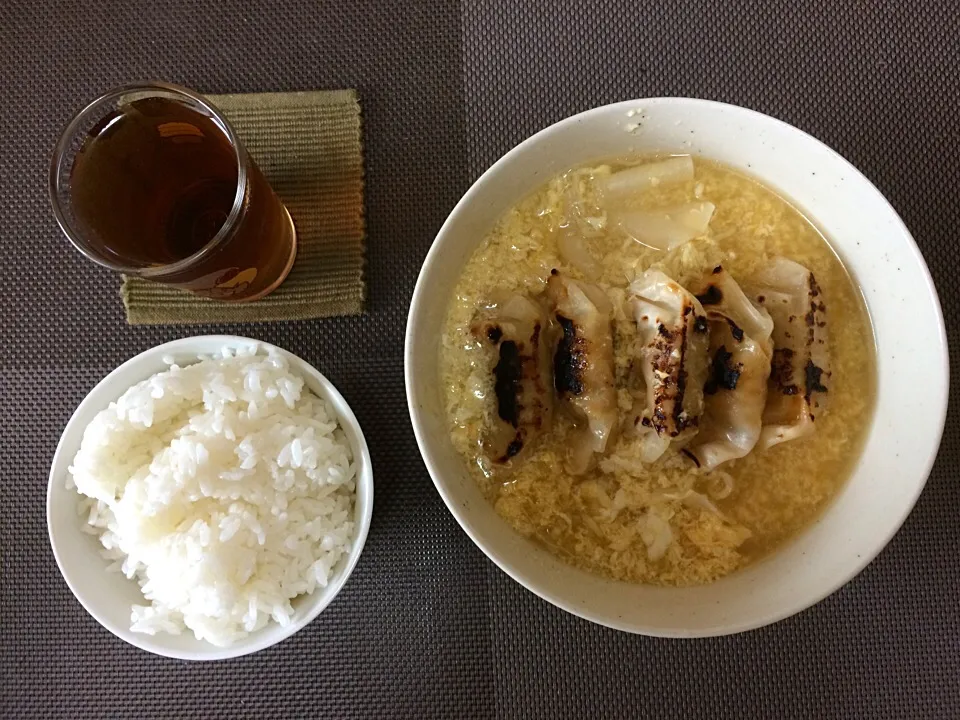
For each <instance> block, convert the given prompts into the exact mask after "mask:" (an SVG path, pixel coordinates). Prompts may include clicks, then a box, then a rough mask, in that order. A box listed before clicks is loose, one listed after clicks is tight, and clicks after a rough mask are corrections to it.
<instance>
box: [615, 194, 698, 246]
mask: <svg viewBox="0 0 960 720" xmlns="http://www.w3.org/2000/svg"><path fill="white" fill-rule="evenodd" d="M714 210H716V206H715V205H714V204H713V203H711V202H706V201H699V202H691V203H684V204H683V205H675V206H673V207H668V208H661V209H658V210H631V211H628V212H624V213H622V214H621V215H620V217H619V218H618V221H619V222H618V224H619V225H620V229H621V230H623V231H624V232H625V233H626V234H627V235H629V236H630V237H632V238H633V239H634V240H636V241H637V242H639V243H641V244H642V245H646V246H647V247H650V248H653V249H654V250H664V251H667V250H673V249H674V248H676V247H679V246H680V245H683V244H684V243H686V242H689V241H690V240H693V238H695V237H699V236H700V235H703V234H704V233H706V232H707V228H708V227H709V225H710V219H711V218H712V217H713V212H714Z"/></svg>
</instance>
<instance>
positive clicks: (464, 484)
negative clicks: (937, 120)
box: [405, 98, 949, 637]
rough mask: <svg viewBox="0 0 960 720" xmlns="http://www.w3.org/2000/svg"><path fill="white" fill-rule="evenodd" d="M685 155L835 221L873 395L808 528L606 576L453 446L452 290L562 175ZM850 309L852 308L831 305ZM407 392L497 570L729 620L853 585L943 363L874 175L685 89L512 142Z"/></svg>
mask: <svg viewBox="0 0 960 720" xmlns="http://www.w3.org/2000/svg"><path fill="white" fill-rule="evenodd" d="M651 152H677V153H691V154H694V155H697V156H703V157H705V158H711V159H714V160H719V161H721V162H723V163H726V164H728V165H730V166H733V167H734V168H737V169H739V170H741V171H743V172H745V173H748V174H750V175H752V176H754V177H756V178H758V179H759V180H761V181H762V182H764V183H765V184H766V185H768V186H769V187H771V188H773V189H775V190H777V191H778V192H780V193H781V194H782V195H784V196H785V197H786V198H788V199H789V200H790V201H792V202H793V203H794V204H795V205H796V206H797V207H799V208H800V209H801V210H802V211H803V212H804V213H806V214H807V216H808V217H810V218H811V219H812V220H813V221H814V222H815V223H816V224H817V225H818V226H819V227H820V229H821V230H822V231H823V232H824V234H825V235H826V237H827V238H828V239H829V241H830V243H831V244H832V246H833V248H834V249H835V251H836V252H837V253H838V254H839V256H840V258H841V259H842V260H843V262H844V264H845V265H846V267H847V268H848V269H849V270H850V272H851V273H852V275H853V277H854V280H855V281H856V282H857V284H858V285H859V287H860V288H861V291H862V293H863V296H864V298H865V300H866V305H867V308H868V310H869V313H870V318H871V322H872V324H873V329H874V333H875V337H876V346H877V353H878V357H877V372H878V384H877V387H878V394H877V404H876V411H875V414H874V415H873V417H872V419H871V418H864V422H866V423H870V428H869V431H868V436H867V439H866V443H865V446H864V449H863V451H862V454H861V456H860V458H859V461H858V462H857V464H856V468H855V470H854V472H853V475H852V477H851V478H850V480H849V481H848V482H847V483H846V484H845V485H844V486H843V487H842V488H841V490H840V492H839V493H838V495H837V497H836V498H835V499H834V500H833V501H832V502H831V504H830V505H829V506H828V507H827V508H826V510H825V511H824V512H823V513H822V514H821V515H820V516H819V518H818V519H817V520H816V522H814V523H813V524H812V525H811V526H809V527H808V528H806V529H805V530H804V531H803V532H801V533H800V534H799V535H797V536H796V537H795V538H793V539H792V540H791V541H790V542H789V543H787V544H786V545H785V546H783V547H782V548H780V549H779V550H778V551H777V552H775V553H773V554H772V555H770V556H769V557H767V558H766V559H763V560H761V561H759V562H757V563H754V564H752V565H750V566H748V567H747V568H745V569H743V570H740V571H738V572H735V573H732V574H731V575H728V576H727V577H724V578H722V579H720V580H718V581H716V582H713V583H710V584H707V585H701V586H695V587H686V588H667V587H655V586H650V585H639V584H631V583H625V582H615V581H612V580H607V579H604V578H602V577H599V576H597V575H593V574H589V573H587V572H584V571H582V570H578V569H576V568H574V567H571V566H570V565H568V564H566V563H564V562H562V561H561V560H559V559H557V558H556V557H554V556H553V555H551V554H550V553H549V552H547V551H546V550H544V549H542V548H541V547H539V546H537V545H536V544H534V543H532V542H531V541H529V540H527V539H525V538H523V537H522V536H521V535H519V534H518V533H516V532H515V531H514V530H512V529H511V528H510V526H509V525H508V524H507V523H506V522H505V521H503V520H502V519H501V518H500V517H499V516H498V515H497V514H496V512H494V510H493V508H492V507H491V505H490V504H489V503H488V502H487V501H486V500H485V499H484V498H483V496H482V495H481V493H480V490H479V489H478V487H477V485H476V484H475V482H474V480H473V479H472V478H471V477H470V475H469V474H468V472H467V468H466V466H465V463H464V460H463V459H462V458H461V457H460V456H458V455H457V453H456V452H455V450H454V448H453V446H452V444H451V441H450V437H449V428H448V423H447V419H446V417H445V414H444V408H443V403H442V399H441V396H440V390H439V387H440V385H439V382H438V344H439V338H440V336H441V329H442V325H443V321H444V315H445V313H446V310H447V307H448V304H449V300H450V297H451V293H452V291H453V288H454V285H455V283H456V282H457V279H458V277H459V275H460V273H461V270H462V269H463V266H464V263H465V262H466V260H467V259H468V258H469V257H470V254H471V253H472V252H473V251H474V249H475V248H476V247H477V245H478V244H479V243H480V241H481V240H482V239H483V237H484V235H485V234H486V233H487V232H488V231H489V230H490V229H491V228H492V227H493V226H494V224H495V223H496V222H497V220H498V218H499V217H500V216H501V215H502V214H503V213H504V212H505V211H506V210H507V209H508V208H510V207H511V206H512V205H514V204H515V203H516V202H517V201H518V200H520V199H521V198H523V197H524V196H526V195H527V194H528V193H530V192H531V191H532V190H534V189H535V188H537V187H538V186H539V185H541V184H542V183H544V182H545V181H546V180H547V179H549V178H550V177H551V176H553V175H555V174H556V173H559V172H562V171H563V170H565V169H567V168H570V167H571V166H575V165H578V164H581V163H585V162H588V161H596V160H600V159H604V158H608V157H612V156H619V155H624V154H626V153H651ZM836 312H842V310H839V309H838V310H836ZM405 366H406V367H405V370H406V384H407V400H408V403H409V409H410V416H411V419H412V422H413V428H414V431H415V433H416V437H417V442H418V443H419V445H420V451H421V453H422V455H423V459H424V462H425V463H426V466H427V469H428V470H429V472H430V475H431V477H432V478H433V481H434V483H435V485H436V487H437V490H438V491H439V493H440V495H441V497H442V498H443V500H444V502H445V503H446V504H447V507H448V508H449V509H450V512H451V513H453V515H454V517H455V518H456V519H457V521H458V522H459V523H460V525H461V526H462V527H463V529H464V530H465V531H466V533H467V534H468V535H469V536H470V538H471V539H472V540H473V541H474V542H475V543H476V544H477V545H478V546H479V547H480V549H481V550H483V552H484V553H486V554H487V556H488V557H489V558H490V559H491V560H492V561H493V562H494V563H496V564H497V565H498V566H499V567H500V568H501V569H502V570H503V571H504V572H506V573H507V574H508V575H510V577H512V578H513V579H514V580H516V581H517V582H519V583H521V584H522V585H523V586H524V587H526V588H528V589H529V590H531V591H533V592H534V593H536V594H537V595H539V596H540V597H542V598H543V599H545V600H547V601H549V602H551V603H553V604H554V605H556V606H558V607H560V608H563V609H564V610H567V611H569V612H571V613H574V614H575V615H579V616H580V617H583V618H586V619H587V620H591V621H593V622H597V623H600V624H602V625H606V626H609V627H612V628H617V629H619V630H625V631H629V632H635V633H643V634H646V635H657V636H668V637H694V636H707V635H721V634H726V633H735V632H740V631H744V630H749V629H752V628H756V627H760V626H762V625H766V624H769V623H772V622H776V621H777V620H780V619H782V618H785V617H788V616H789V615H792V614H794V613H797V612H799V611H801V610H803V609H805V608H807V607H809V606H810V605H813V604H814V603H816V602H818V601H819V600H821V599H822V598H824V597H825V596H827V595H828V594H830V593H832V592H833V591H835V590H837V589H838V588H839V587H841V586H842V585H843V584H844V583H846V582H848V581H849V580H851V579H852V578H853V577H854V576H856V575H857V573H859V572H860V571H861V570H863V568H864V567H865V566H866V565H867V564H868V563H869V562H870V561H871V560H872V559H873V558H874V557H875V556H876V555H877V554H878V553H879V552H880V551H881V550H882V549H883V547H884V546H885V545H886V544H887V543H888V542H889V541H890V539H891V538H892V537H893V536H894V534H895V533H896V532H897V530H898V529H899V527H900V526H901V524H902V523H903V522H904V520H905V519H906V517H907V515H908V514H909V513H910V510H911V509H912V508H913V506H914V503H915V502H916V500H917V497H918V496H919V494H920V491H921V490H922V489H923V486H924V483H925V482H926V479H927V475H928V474H929V472H930V468H931V466H932V464H933V461H934V458H935V457H936V454H937V448H938V446H939V443H940V436H941V434H942V431H943V424H944V418H945V414H946V397H947V385H948V377H949V376H948V363H947V352H946V336H945V332H944V325H943V317H942V314H941V310H940V303H939V301H938V298H937V293H936V289H935V288H934V285H933V282H932V280H931V278H930V274H929V271H928V270H927V267H926V265H925V264H924V261H923V258H922V256H921V255H920V252H919V250H918V249H917V246H916V244H915V243H914V241H913V238H912V237H911V236H910V233H909V231H908V230H907V228H906V227H905V226H904V224H903V222H902V221H901V219H900V218H899V217H898V216H897V213H896V212H895V211H894V210H893V208H892V207H891V206H890V204H889V203H888V202H887V201H886V200H885V199H884V197H883V196H882V195H881V194H880V192H879V191H878V190H877V188H876V187H874V186H873V185H872V184H871V183H870V181H869V180H867V179H866V178H865V177H864V176H863V175H862V174H861V173H860V172H859V171H857V169H856V168H854V167H853V166H852V165H851V164H850V163H848V162H847V161H846V160H844V159H843V158H842V157H841V156H840V155H838V154H837V153H836V152H834V151H833V150H831V149H830V148H828V147H827V146H825V145H824V144H823V143H821V142H819V141H818V140H816V139H814V138H813V137H811V136H809V135H807V134H806V133H804V132H802V131H800V130H798V129H796V128H794V127H792V126H790V125H787V124H785V123H783V122H780V121H779V120H775V119H773V118H771V117H768V116H766V115H761V114H759V113H756V112H753V111H751V110H746V109H744V108H739V107H734V106H731V105H723V104H720V103H715V102H707V101H703V100H693V99H687V98H654V99H646V100H635V101H629V102H623V103H618V104H615V105H608V106H605V107H601V108H597V109H594V110H590V111H588V112H585V113H582V114H580V115H576V116H574V117H571V118H567V119H566V120H563V121H561V122H559V123H557V124H555V125H553V126H551V127H549V128H547V129H545V130H543V131H541V132H539V133H537V134H536V135H534V136H533V137H531V138H530V139H528V140H526V141H525V142H523V143H521V144H520V145H518V146H517V147H516V148H514V149H513V150H511V151H510V152H508V153H507V154H506V155H505V156H504V157H503V158H501V159H500V160H499V161H498V162H497V163H496V164H495V165H493V167H491V168H490V169H489V170H487V172H485V173H484V174H483V176H481V177H480V179H479V180H477V182H476V183H475V184H474V185H473V187H471V188H470V190H469V191H468V192H467V194H466V195H464V197H463V199H462V200H461V201H460V202H459V203H458V204H457V206H456V208H454V210H453V212H452V213H451V214H450V217H449V218H447V221H446V222H445V223H444V225H443V227H442V228H441V230H440V232H439V234H438V235H437V238H436V240H435V241H434V243H433V246H432V247H431V249H430V252H429V254H428V255H427V258H426V261H425V262H424V264H423V268H422V270H421V272H420V278H419V280H418V282H417V286H416V290H415V292H414V295H413V301H412V303H411V306H410V315H409V319H408V323H407V335H406V356H405Z"/></svg>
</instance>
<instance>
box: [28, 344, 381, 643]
mask: <svg viewBox="0 0 960 720" xmlns="http://www.w3.org/2000/svg"><path fill="white" fill-rule="evenodd" d="M201 340H202V341H206V342H220V343H222V345H223V346H224V347H231V348H236V347H238V346H241V345H251V344H252V345H256V346H257V347H258V348H266V349H276V350H278V351H279V352H280V353H281V354H282V355H284V356H285V357H286V358H287V359H288V360H292V361H293V362H292V364H293V365H294V369H295V370H296V371H297V372H298V373H300V374H303V375H309V376H311V377H312V379H314V380H316V381H317V383H318V384H319V385H320V386H321V387H322V388H323V390H324V392H325V393H326V397H325V398H324V399H325V400H329V401H332V402H333V403H335V404H338V405H340V408H338V413H337V417H338V421H339V423H340V425H341V426H344V425H346V426H349V427H350V428H351V429H352V430H353V432H354V433H355V437H356V440H357V446H358V448H359V451H360V453H359V454H360V458H359V463H358V470H357V477H356V488H357V489H356V499H355V501H354V502H355V509H354V512H356V503H358V502H359V495H360V487H361V485H363V487H364V492H365V495H366V498H367V502H366V505H365V508H364V512H363V515H362V517H361V518H360V522H359V523H357V527H356V528H355V530H354V537H353V544H352V546H351V549H350V552H349V554H348V555H347V558H346V564H345V566H344V568H343V570H342V571H341V573H340V575H339V576H338V577H337V578H335V579H334V581H333V583H331V584H339V587H336V589H335V590H334V592H333V593H332V594H330V596H329V597H327V598H326V599H325V600H324V601H322V602H319V601H314V600H312V599H311V598H312V597H313V596H312V595H308V596H307V602H308V603H310V609H309V611H308V612H306V613H305V614H304V616H303V617H302V618H300V619H299V620H297V621H296V622H293V623H291V624H290V625H288V626H287V627H286V628H280V629H279V630H280V631H279V632H276V633H275V635H266V636H265V637H259V638H258V637H257V636H258V635H261V634H262V633H263V630H264V629H266V628H261V630H258V631H256V632H255V633H253V634H252V635H248V636H247V638H244V639H243V640H240V641H239V642H238V643H235V644H234V645H229V646H226V647H218V646H216V645H213V644H212V643H209V642H205V641H198V642H203V643H204V645H205V646H206V648H205V649H204V650H200V651H188V650H185V651H180V650H176V649H173V650H171V649H169V648H165V647H161V646H157V645H156V644H155V643H154V642H153V637H154V636H153V635H149V634H147V633H136V632H133V631H132V630H130V628H129V627H118V626H115V625H114V624H113V623H111V622H110V621H109V620H107V619H106V618H105V617H104V616H103V615H102V614H101V613H100V612H99V611H98V609H97V607H96V606H95V605H93V604H91V603H90V602H88V599H87V598H85V597H82V595H81V593H79V592H78V591H77V588H76V587H75V586H74V584H73V583H72V582H71V581H70V579H69V574H68V573H67V572H66V571H65V569H64V568H65V564H64V561H63V559H62V558H61V554H60V551H59V549H58V545H57V542H56V541H55V539H54V531H53V523H52V522H51V518H52V508H53V503H54V502H55V500H54V494H55V493H59V492H61V491H62V490H65V489H66V488H59V487H56V488H55V485H59V484H62V482H63V472H65V471H66V466H67V463H69V462H70V460H71V459H72V458H65V457H64V454H65V453H66V452H67V451H66V449H65V447H64V446H65V439H66V437H67V435H68V433H72V432H77V430H76V429H75V427H74V426H75V425H76V424H78V423H79V422H80V421H79V419H78V418H79V417H80V415H81V414H82V413H83V411H85V410H87V409H89V407H90V406H98V407H99V406H102V407H100V409H104V408H106V407H107V405H108V404H109V403H110V402H113V401H114V400H116V399H117V397H119V394H115V393H113V392H112V391H110V385H111V383H112V381H113V380H114V378H115V377H116V376H117V375H119V374H120V373H121V372H123V371H124V370H126V369H129V368H131V367H135V366H137V365H139V364H140V363H143V362H145V361H146V360H147V359H150V358H155V357H157V356H162V355H163V354H165V353H170V352H188V353H192V352H195V350H194V349H193V347H194V346H195V345H196V343H197V341H201ZM197 352H199V351H197ZM146 377H148V376H146V375H145V376H144V378H142V379H146ZM122 392H123V391H121V392H120V394H122ZM357 460H358V459H357V458H354V462H355V463H356V462H357ZM73 492H76V491H75V490H74V491H73ZM76 494H77V497H78V498H79V497H80V496H79V493H76ZM373 502H374V483H373V464H372V461H371V458H370V449H369V447H368V445H367V441H366V438H365V437H364V435H363V430H362V429H361V427H360V423H359V421H358V420H357V418H356V415H355V414H354V412H353V410H352V408H350V406H349V404H348V403H347V401H346V399H345V398H344V397H343V395H341V394H340V391H339V390H337V388H336V387H335V386H334V384H333V383H332V382H330V380H328V379H327V377H326V376H325V375H323V373H321V372H320V371H319V370H317V369H316V368H315V367H314V366H313V365H312V364H311V363H309V362H307V361H306V360H304V359H303V358H301V357H299V356H298V355H295V354H294V353H292V352H290V351H289V350H285V349H284V348H282V347H279V346H278V345H274V344H272V343H269V342H266V341H263V340H256V339H254V338H248V337H243V336H240V335H219V334H217V335H192V336H188V337H184V338H179V339H177V340H171V341H169V342H165V343H162V344H160V345H155V346H153V347H151V348H148V349H146V350H144V351H143V352H140V353H138V354H137V355H134V356H133V357H131V358H130V359H128V360H126V361H124V362H123V363H121V364H120V365H118V366H117V367H116V368H114V369H113V370H111V371H110V372H109V373H108V374H107V375H106V376H104V377H103V378H102V379H101V380H100V381H99V382H97V384H96V385H94V387H93V388H92V389H91V390H90V391H89V392H88V393H87V394H86V396H85V397H84V398H83V400H81V401H80V403H79V404H78V405H77V407H76V409H75V410H74V411H73V413H72V414H71V416H70V419H69V420H68V421H67V423H66V425H64V428H63V431H62V432H61V434H60V439H59V440H58V441H57V449H56V451H55V452H54V455H53V460H52V462H51V464H50V472H49V476H48V481H47V496H46V504H45V508H46V515H47V517H46V520H47V538H48V540H49V542H50V548H51V550H52V551H53V556H54V559H55V560H56V562H57V569H58V570H59V571H60V576H61V577H62V578H63V580H64V582H65V583H66V584H67V587H69V588H70V592H71V593H72V594H73V596H74V597H75V598H76V599H77V602H79V603H80V605H81V606H82V607H83V608H84V610H86V611H87V613H89V614H90V615H91V616H92V617H93V618H94V620H96V621H97V622H98V623H99V624H100V625H101V626H102V627H103V628H105V629H106V630H108V631H109V632H110V633H111V634H113V635H114V636H116V637H118V638H119V639H121V640H123V641H124V642H126V643H129V644H130V645H133V646H134V647H137V648H139V649H141V650H145V651H147V652H149V653H153V654H154V655H160V656H162V657H169V658H174V659H177V660H193V661H201V662H203V661H215V660H227V659H230V658H236V657H242V656H244V655H250V654H252V653H255V652H258V651H260V650H264V649H266V648H268V647H271V646H273V645H276V644H278V643H280V642H283V641H284V640H286V639H288V638H289V637H291V636H292V635H294V634H295V633H297V632H299V631H300V630H301V629H303V628H304V627H306V626H307V625H309V624H310V623H311V622H312V621H313V620H314V619H315V618H316V617H317V616H318V615H319V614H320V613H321V612H323V610H325V609H326V608H327V607H328V606H329V605H330V604H331V603H332V602H333V600H334V599H335V598H336V597H337V595H339V594H340V592H341V591H342V590H343V587H344V586H345V585H346V583H347V581H348V580H349V579H350V576H351V575H352V574H353V570H354V569H355V568H356V566H357V563H358V562H359V560H360V555H361V554H362V552H363V548H364V546H365V545H366V540H367V535H368V534H369V530H370V524H371V521H372V517H373ZM130 582H133V581H130ZM270 627H272V625H268V626H267V628H270ZM186 632H187V633H190V631H189V630H188V631H186Z"/></svg>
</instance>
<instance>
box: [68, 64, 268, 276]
mask: <svg viewBox="0 0 960 720" xmlns="http://www.w3.org/2000/svg"><path fill="white" fill-rule="evenodd" d="M132 93H146V94H151V93H153V94H161V93H162V94H166V95H173V96H174V97H176V96H179V97H180V98H183V99H186V100H189V101H190V102H192V103H196V104H197V105H200V106H201V107H202V108H203V109H204V110H206V111H207V112H208V113H209V114H210V119H211V120H212V121H213V122H214V124H215V125H217V127H219V128H220V130H221V131H222V132H223V134H224V135H225V136H226V138H227V140H228V141H229V143H230V146H231V147H232V148H233V154H234V160H235V161H236V164H237V189H236V193H235V194H234V198H233V206H232V207H231V208H230V214H229V215H227V218H226V220H224V221H223V225H221V227H220V230H218V231H217V234H216V235H214V236H213V237H212V238H211V239H210V240H209V241H208V242H207V243H206V245H204V246H203V247H202V248H200V249H199V250H197V251H196V252H194V253H193V254H192V255H188V256H187V257H185V258H181V259H180V260H177V261H175V262H172V263H165V264H163V265H148V266H144V267H135V266H125V265H118V264H117V263H113V262H110V261H109V260H107V259H106V258H105V257H103V256H102V255H100V254H99V253H98V252H96V251H95V250H94V249H93V248H92V247H91V246H90V244H89V243H88V242H87V241H86V240H85V239H84V237H83V233H81V232H80V231H79V230H77V229H76V228H75V227H74V226H73V224H72V223H71V222H70V220H69V219H68V217H67V215H66V213H65V212H64V208H63V207H62V206H61V202H60V197H59V193H60V190H61V189H62V183H61V182H60V178H61V177H62V176H63V174H62V171H63V170H64V167H63V166H64V162H65V161H66V156H67V151H68V148H69V146H70V143H71V141H72V139H73V137H74V136H75V135H76V134H77V131H78V128H79V127H80V124H81V122H82V121H83V120H84V119H85V118H87V117H88V116H89V114H90V113H91V112H92V110H93V109H94V108H95V107H97V106H99V105H101V104H103V103H104V102H107V101H111V100H115V99H118V98H120V97H122V96H124V95H130V94H132ZM246 160H247V155H246V150H245V149H244V147H243V145H242V144H241V143H240V140H239V138H238V137H237V134H236V132H234V130H233V127H232V126H231V125H230V123H229V122H228V121H227V119H226V118H225V117H224V116H223V113H222V112H221V111H220V110H219V108H217V107H216V106H215V105H213V103H211V102H210V101H209V100H208V99H207V98H205V97H203V96H202V95H200V94H199V93H196V92H194V91H192V90H189V89H188V88H185V87H181V86H180V85H175V84H173V83H168V82H163V81H159V80H155V81H154V80H151V81H146V82H135V83H130V84H127V85H121V86H119V87H115V88H113V89H111V90H108V91H106V92H105V93H103V94H101V95H100V96H98V97H97V98H95V99H94V100H91V101H90V102H89V103H87V104H86V105H85V106H84V107H83V108H82V109H81V110H80V111H78V112H77V113H76V114H75V115H74V116H73V118H71V120H70V122H68V123H67V125H66V127H65V128H64V129H63V132H62V133H61V134H60V138H59V139H58V140H57V144H56V146H55V148H54V151H53V157H52V159H51V162H50V178H49V192H50V201H51V203H52V205H53V214H54V216H55V217H56V219H57V224H58V225H59V226H60V229H61V231H63V234H64V235H66V236H67V239H68V240H69V241H70V243H71V244H72V245H73V246H74V247H75V248H76V249H77V250H78V251H79V252H80V253H81V254H82V255H83V256H84V257H86V258H87V259H88V260H92V261H93V262H95V263H97V264H98V265H101V266H103V267H106V268H109V269H110V270H115V271H117V272H123V273H128V274H131V275H140V276H143V277H162V276H165V275H173V274H176V273H178V272H182V271H183V270H186V269H188V268H189V267H191V266H193V265H195V264H196V263H197V262H198V261H200V260H202V259H203V258H205V257H207V256H208V255H210V254H211V253H212V252H213V251H214V250H215V249H216V248H217V247H219V246H220V245H222V244H223V242H224V241H225V240H226V239H227V237H228V236H229V235H230V234H231V233H232V232H233V230H234V228H235V227H236V226H237V224H238V222H239V220H240V219H241V216H242V215H243V212H244V198H245V197H246V193H247V184H248V182H249V180H248V173H247V161H246Z"/></svg>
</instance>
